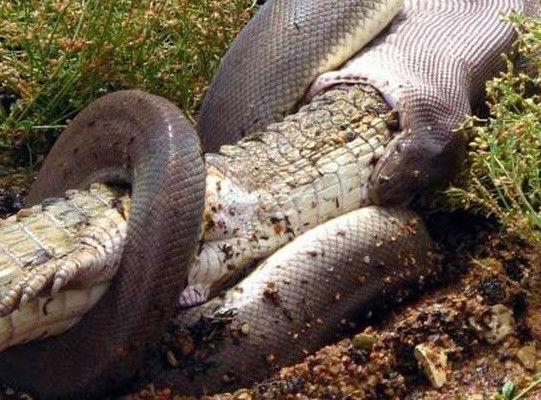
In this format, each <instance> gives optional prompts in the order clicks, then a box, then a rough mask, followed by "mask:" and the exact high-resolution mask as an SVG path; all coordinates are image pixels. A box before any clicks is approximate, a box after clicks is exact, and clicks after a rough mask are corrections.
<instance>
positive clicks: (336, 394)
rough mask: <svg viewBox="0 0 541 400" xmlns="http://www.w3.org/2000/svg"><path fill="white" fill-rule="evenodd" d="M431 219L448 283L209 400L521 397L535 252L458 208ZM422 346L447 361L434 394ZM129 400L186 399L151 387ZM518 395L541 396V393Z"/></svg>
mask: <svg viewBox="0 0 541 400" xmlns="http://www.w3.org/2000/svg"><path fill="white" fill-rule="evenodd" d="M428 221H429V226H430V227H431V230H432V233H433V236H434V237H435V238H437V240H438V241H439V242H440V243H441V244H442V245H443V246H444V248H445V251H446V261H445V276H444V277H443V279H442V281H441V282H437V283H435V284H434V288H433V289H432V290H431V291H430V292H429V293H427V294H426V295H425V296H424V297H423V298H421V299H419V300H417V301H415V302H413V303H410V304H408V305H407V306H403V307H401V308H399V309H395V310H394V311H393V312H391V313H390V314H389V313H387V314H386V318H383V317H382V318H380V320H379V321H378V320H377V319H376V318H373V321H372V324H371V326H368V327H366V328H365V329H364V330H362V331H361V333H362V334H360V335H355V336H353V337H352V338H348V339H344V340H343V341H341V342H339V343H336V344H334V345H332V346H328V347H325V348H323V349H321V350H320V351H318V352H317V353H316V354H314V355H310V356H308V357H307V358H306V359H305V360H303V361H302V362H300V363H299V364H297V365H295V366H292V367H288V368H284V369H282V370H281V371H279V372H278V373H277V374H276V376H274V377H272V378H271V379H269V380H268V381H266V382H263V383H260V384H257V385H255V386H253V387H252V388H250V389H246V390H239V391H236V392H235V393H234V394H222V395H216V396H213V397H208V398H207V399H213V400H230V399H239V400H241V399H244V400H247V399H265V400H266V399H328V400H345V399H411V400H413V399H470V400H474V399H475V400H478V399H495V398H496V397H495V396H496V395H497V394H498V393H499V392H500V390H501V389H502V387H503V386H504V384H505V383H506V382H507V381H509V382H512V383H513V384H514V386H515V396H516V395H517V394H518V393H520V392H521V390H522V389H524V388H526V387H527V386H528V385H529V384H531V383H532V382H533V380H534V379H535V378H534V375H535V373H536V371H539V370H540V369H541V361H540V360H541V359H540V357H539V352H537V351H536V345H537V347H539V343H540V342H539V340H540V339H541V307H540V305H541V304H540V302H541V300H540V299H539V289H540V288H541V277H540V275H539V271H540V268H541V258H540V256H539V252H536V250H535V249H533V248H531V247H530V246H528V245H527V244H526V243H524V242H523V241H521V240H520V239H518V238H516V237H513V236H512V235H508V234H506V233H505V232H500V230H499V227H498V226H497V225H496V224H495V223H494V222H491V221H488V220H485V219H483V218H479V217H474V216H472V215H469V214H467V213H464V212H461V211H459V212H455V213H438V214H433V215H431V216H430V217H429V218H428ZM510 315H512V317H511V319H512V321H511V320H508V321H506V318H509V316H510ZM498 325H499V326H498ZM498 336H500V337H498ZM491 342H492V343H491ZM419 344H421V345H426V346H428V348H430V349H435V352H436V354H438V352H439V353H445V354H446V356H447V362H446V363H444V365H441V364H440V365H438V362H436V363H435V364H436V368H437V369H438V370H440V371H442V373H443V375H444V376H445V379H446V382H445V383H444V384H443V387H442V388H441V389H438V390H436V389H434V388H433V385H432V384H431V383H430V381H429V380H428V379H427V376H426V373H425V372H424V371H423V369H422V367H420V363H419V362H418V360H417V359H416V357H415V355H414V349H415V347H416V346H417V345H419ZM517 354H518V356H517ZM429 357H430V355H429ZM507 386H509V384H508V385H507ZM126 398H127V399H130V400H147V399H148V400H150V399H163V400H166V399H175V400H180V399H183V398H185V397H182V396H180V395H179V394H175V393H174V392H172V391H170V390H161V391H157V390H153V388H152V385H150V386H148V388H147V389H146V390H143V391H141V392H139V393H136V394H132V395H129V396H127V397H126ZM508 398H509V399H511V398H514V397H508ZM520 398H522V399H535V398H540V399H541V391H539V390H536V389H535V388H534V389H533V390H530V391H528V393H527V394H525V395H524V396H522V397H520Z"/></svg>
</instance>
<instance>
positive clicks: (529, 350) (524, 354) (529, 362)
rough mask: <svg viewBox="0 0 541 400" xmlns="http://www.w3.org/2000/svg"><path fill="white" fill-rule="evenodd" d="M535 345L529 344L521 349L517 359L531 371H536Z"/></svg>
mask: <svg viewBox="0 0 541 400" xmlns="http://www.w3.org/2000/svg"><path fill="white" fill-rule="evenodd" d="M535 355H536V354H535V345H533V344H529V345H526V346H524V347H521V348H520V349H518V351H517V358H518V360H519V361H520V363H521V364H522V365H523V366H524V368H526V369H529V370H530V371H533V370H535V366H536V359H535Z"/></svg>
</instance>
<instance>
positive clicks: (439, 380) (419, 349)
mask: <svg viewBox="0 0 541 400" xmlns="http://www.w3.org/2000/svg"><path fill="white" fill-rule="evenodd" d="M414 354H415V358H416V359H417V361H419V363H420V364H421V368H422V370H423V372H424V374H425V375H426V377H427V378H428V380H429V381H430V383H431V384H432V386H433V387H434V388H436V389H439V388H441V387H442V386H443V385H444V384H445V382H447V354H446V353H445V351H444V350H443V349H442V348H440V347H436V346H434V345H433V344H430V343H421V344H418V345H417V346H415V351H414Z"/></svg>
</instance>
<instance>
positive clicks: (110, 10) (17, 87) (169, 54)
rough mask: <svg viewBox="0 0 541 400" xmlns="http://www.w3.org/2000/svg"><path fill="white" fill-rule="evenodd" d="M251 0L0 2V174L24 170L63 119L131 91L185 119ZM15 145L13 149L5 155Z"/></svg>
mask: <svg viewBox="0 0 541 400" xmlns="http://www.w3.org/2000/svg"><path fill="white" fill-rule="evenodd" d="M254 7H255V6H254V2H253V1H252V0H159V1H155V0H154V1H152V0H139V1H133V0H79V1H73V0H42V1H40V0H34V1H30V0H20V1H14V0H5V1H4V0H0V20H1V21H2V28H1V30H0V96H1V95H2V94H4V95H14V96H15V97H16V98H17V99H18V100H17V102H16V103H15V104H11V105H10V107H8V109H6V107H1V106H0V165H1V166H2V168H0V174H2V173H3V174H4V175H7V174H10V176H11V177H13V176H17V175H16V174H15V175H13V172H17V171H18V172H23V173H24V172H30V173H32V172H33V171H34V170H35V169H36V168H37V167H38V166H39V164H40V161H41V159H42V157H43V154H44V152H45V151H46V150H47V148H48V147H49V146H50V144H51V143H52V141H53V140H54V138H55V137H56V136H57V135H58V133H59V132H60V130H61V128H62V127H63V126H65V124H66V120H68V119H69V118H73V116H74V115H76V114H77V112H78V111H79V110H81V108H83V107H84V106H86V105H87V104H88V103H89V102H91V101H92V100H93V99H95V98H96V97H97V96H99V95H100V94H103V93H105V92H109V91H114V90H118V89H122V88H139V89H143V90H147V91H149V92H152V93H155V94H159V95H162V96H164V97H166V98H168V99H170V100H172V101H173V102H175V103H176V104H177V105H179V106H180V107H181V108H182V109H183V110H184V111H185V112H186V113H187V115H188V116H193V114H194V112H195V111H196V109H197V107H198V105H199V103H200V100H201V97H202V93H203V92H204V89H205V87H206V85H207V83H208V82H209V79H210V78H211V76H212V74H213V72H214V70H215V68H216V67H217V65H218V62H219V59H220V57H221V56H222V55H223V53H224V51H225V49H226V47H227V45H228V43H229V42H230V41H231V39H232V38H233V37H234V36H235V34H236V33H237V32H238V30H239V28H240V27H241V26H242V25H243V24H244V23H245V21H246V20H247V19H249V18H250V16H251V13H252V11H253V9H254ZM14 149H15V151H14Z"/></svg>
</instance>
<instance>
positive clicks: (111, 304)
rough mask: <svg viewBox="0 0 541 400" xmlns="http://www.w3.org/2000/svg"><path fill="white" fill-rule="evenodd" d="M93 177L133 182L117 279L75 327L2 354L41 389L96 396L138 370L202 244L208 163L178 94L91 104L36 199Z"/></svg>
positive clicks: (2, 370)
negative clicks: (173, 98) (176, 97)
mask: <svg viewBox="0 0 541 400" xmlns="http://www.w3.org/2000/svg"><path fill="white" fill-rule="evenodd" d="M94 181H102V182H117V183H119V182H123V183H131V184H132V193H133V195H132V198H133V201H132V206H131V213H130V220H129V227H128V237H129V239H128V241H127V243H126V245H125V248H124V252H123V255H122V265H121V266H120V268H119V270H118V272H117V274H116V276H115V279H114V280H113V282H112V283H111V286H110V287H109V289H108V290H107V291H106V293H105V295H104V296H103V297H102V298H101V300H100V301H99V302H98V304H97V305H96V306H95V307H94V308H92V310H90V312H89V313H88V314H87V315H86V316H85V318H84V319H83V320H82V321H80V322H79V323H78V324H77V325H76V326H75V327H74V328H73V329H71V330H70V331H68V332H66V333H65V334H63V335H60V336H55V337H53V338H49V339H47V340H44V341H38V342H32V343H29V344H26V345H24V346H18V347H13V348H10V349H8V350H6V351H4V352H2V354H1V356H0V381H1V382H3V383H5V384H10V385H14V386H17V387H22V388H25V389H26V390H29V391H31V392H33V393H36V394H38V395H39V397H40V398H57V397H67V398H84V397H96V396H100V395H101V394H102V393H104V392H107V391H111V390H114V389H116V388H118V387H119V386H121V385H124V384H126V383H127V382H128V381H129V380H130V379H132V378H133V376H134V374H136V373H137V372H138V371H139V370H140V368H141V367H142V365H144V360H145V357H146V356H147V352H148V351H149V346H151V345H152V344H153V343H156V342H157V341H158V340H159V338H160V336H161V334H162V332H163V330H164V329H165V327H166V325H167V320H168V318H169V317H171V316H172V314H173V311H174V307H173V304H174V303H175V301H176V299H177V296H178V292H179V290H181V289H182V287H183V282H184V279H185V277H186V274H187V268H186V266H187V265H188V264H189V262H190V260H191V258H192V256H193V254H194V251H195V249H196V243H197V239H198V236H199V229H200V226H201V218H202V210H203V201H204V200H203V199H204V187H205V186H204V181H205V179H204V164H203V160H202V157H201V151H200V148H199V140H198V138H197V136H196V134H195V131H194V130H193V129H192V128H191V127H190V125H189V123H188V122H187V121H186V120H185V119H184V118H183V117H182V114H181V113H180V111H179V110H178V109H177V108H176V107H175V106H174V105H173V104H172V103H170V102H168V101H167V100H165V99H162V98H159V97H157V96H153V95H149V94H146V93H143V92H139V91H121V92H117V93H114V94H112V95H110V96H106V97H104V98H102V99H100V100H97V101H96V102H94V103H92V105H91V106H89V107H87V108H86V109H85V110H84V111H83V112H81V113H80V114H79V115H78V116H77V118H75V119H74V121H73V123H72V124H71V125H70V126H69V127H68V128H67V130H66V131H64V133H63V134H62V137H61V138H60V139H59V140H58V142H57V144H56V145H55V147H54V149H53V150H52V151H51V153H50V155H49V157H48V158H47V160H46V161H45V163H44V165H43V167H42V169H41V171H40V174H39V176H38V178H37V181H36V183H35V184H34V186H33V187H32V189H31V193H30V195H29V201H30V202H32V203H34V202H38V201H40V200H42V199H44V198H46V197H51V196H55V195H61V194H63V192H65V191H66V190H67V189H69V188H77V187H85V186H86V185H87V184H90V183H91V182H94ZM167 204H173V205H174V207H167V206H166V205H167ZM149 236H150V237H152V238H153V240H152V241H150V240H149ZM172 238H175V240H172Z"/></svg>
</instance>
